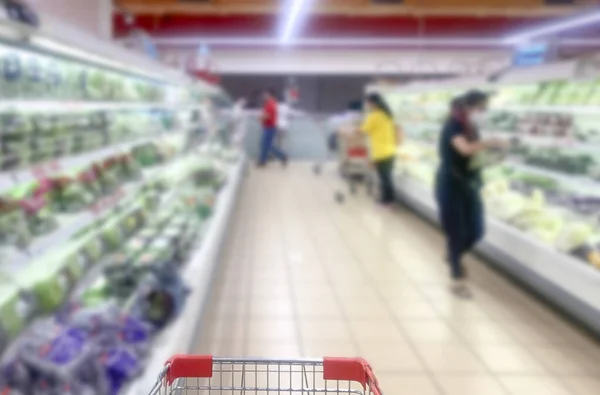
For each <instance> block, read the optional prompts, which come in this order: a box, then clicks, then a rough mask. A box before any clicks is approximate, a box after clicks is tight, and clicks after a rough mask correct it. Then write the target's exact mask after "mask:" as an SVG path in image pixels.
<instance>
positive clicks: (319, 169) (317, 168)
mask: <svg viewBox="0 0 600 395" xmlns="http://www.w3.org/2000/svg"><path fill="white" fill-rule="evenodd" d="M313 172H314V173H315V174H316V175H319V174H321V165H320V164H319V163H317V164H315V166H314V167H313Z"/></svg>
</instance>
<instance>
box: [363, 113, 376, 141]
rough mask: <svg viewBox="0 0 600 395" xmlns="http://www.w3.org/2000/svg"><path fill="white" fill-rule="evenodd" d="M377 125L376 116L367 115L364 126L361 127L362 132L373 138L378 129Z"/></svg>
mask: <svg viewBox="0 0 600 395" xmlns="http://www.w3.org/2000/svg"><path fill="white" fill-rule="evenodd" d="M375 123H376V120H375V115H374V114H369V115H367V117H366V118H365V120H364V121H363V123H362V125H361V126H360V131H361V132H362V133H364V134H366V135H369V136H371V135H372V134H373V133H375V128H376V125H375Z"/></svg>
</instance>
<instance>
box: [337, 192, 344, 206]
mask: <svg viewBox="0 0 600 395" xmlns="http://www.w3.org/2000/svg"><path fill="white" fill-rule="evenodd" d="M335 201H336V202H338V203H339V204H343V203H344V194H343V193H342V192H340V191H337V192H336V193H335Z"/></svg>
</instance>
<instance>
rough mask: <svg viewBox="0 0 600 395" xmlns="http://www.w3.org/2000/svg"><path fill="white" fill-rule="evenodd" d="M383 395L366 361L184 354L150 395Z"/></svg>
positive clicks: (171, 362)
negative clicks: (221, 356)
mask: <svg viewBox="0 0 600 395" xmlns="http://www.w3.org/2000/svg"><path fill="white" fill-rule="evenodd" d="M213 393H215V394H217V393H218V394H225V395H229V394H231V395H233V394H246V393H252V394H261V395H263V394H264V395H268V394H270V393H277V394H282V393H283V394H290V395H292V394H303V395H304V394H358V395H383V392H382V391H381V389H380V388H379V383H378V382H377V379H376V378H375V375H374V374H373V370H372V369H371V366H370V365H369V364H368V363H367V362H366V361H365V360H363V359H361V358H323V359H256V358H245V359H244V358H241V359H234V358H213V357H212V356H207V355H194V356H186V355H180V356H175V357H173V358H171V359H170V360H169V361H168V362H167V363H166V365H165V368H164V370H163V371H162V372H161V374H160V376H159V378H158V380H157V382H156V384H155V385H154V387H153V388H152V391H151V392H150V395H159V394H169V395H171V394H177V395H196V394H198V395H200V394H213Z"/></svg>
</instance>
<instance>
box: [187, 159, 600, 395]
mask: <svg viewBox="0 0 600 395" xmlns="http://www.w3.org/2000/svg"><path fill="white" fill-rule="evenodd" d="M346 188H347V187H346V186H345V185H344V184H343V183H342V182H341V181H340V180H339V178H338V175H337V171H336V170H335V168H334V165H328V166H326V167H325V171H324V172H323V174H322V175H320V176H317V175H315V174H314V173H313V172H312V164H311V163H292V164H290V166H289V167H288V168H286V169H284V168H281V167H279V166H278V165H275V164H273V165H271V166H268V167H267V168H264V169H256V168H251V169H250V171H249V174H248V177H247V179H246V180H245V182H244V185H243V187H242V190H241V193H240V197H239V202H238V205H237V208H236V210H235V213H234V216H233V220H232V224H231V226H230V230H229V238H228V240H227V243H226V244H225V245H224V246H223V254H222V256H221V260H220V262H219V265H218V268H217V273H216V274H215V280H214V282H213V289H212V292H211V296H210V298H209V300H208V302H207V305H206V307H205V310H204V313H203V321H202V325H201V327H200V330H199V333H198V334H197V339H198V341H197V347H196V349H195V350H194V351H195V352H198V353H214V354H216V355H219V356H229V357H236V356H239V357H243V356H256V357H273V358H278V357H279V358H281V357H290V358H300V357H321V356H325V355H326V356H357V355H360V356H363V357H365V358H367V359H368V360H370V361H371V362H372V364H373V366H374V367H375V369H376V372H377V373H378V375H379V376H380V381H381V385H382V387H383V390H384V392H385V393H387V394H396V393H415V394H420V395H454V394H457V395H458V394H460V395H469V394H473V395H511V394H512V395H520V394H542V393H543V394H549V395H550V394H557V395H564V394H570V395H591V394H598V393H600V380H599V379H598V373H599V371H598V366H600V345H598V343H596V342H594V341H593V340H591V339H590V338H588V336H586V335H585V334H584V333H582V332H581V331H580V330H579V329H577V328H575V327H574V326H572V325H571V324H570V323H568V322H566V321H564V319H563V318H562V317H560V316H558V315H556V314H555V313H554V312H553V311H551V310H549V309H548V308H547V307H546V306H544V305H543V304H542V303H540V302H539V301H537V300H536V299H534V298H532V297H531V296H530V295H529V294H527V293H526V292H525V291H523V290H522V289H520V288H518V287H517V286H515V285H513V284H512V283H511V282H510V281H508V280H506V279H505V278H503V277H501V276H499V275H498V274H497V273H495V272H494V271H493V270H491V269H490V268H489V267H487V266H485V265H483V264H482V263H481V261H480V260H479V259H478V258H476V257H468V259H467V264H468V265H469V267H470V273H471V281H470V282H471V287H472V289H473V292H474V294H475V298H474V299H473V300H470V301H465V300H458V299H456V298H455V297H454V296H453V295H452V294H451V293H450V292H449V289H448V286H449V283H450V282H449V279H448V276H447V267H446V265H445V263H444V261H443V256H444V251H443V245H444V242H443V238H442V236H441V234H440V233H439V232H438V231H437V230H436V229H435V228H433V227H432V226H430V225H429V224H427V223H425V222H423V221H422V220H421V219H419V218H418V217H416V216H415V215H413V214H412V213H411V212H409V211H407V210H406V209H405V208H402V207H397V208H394V209H388V208H382V207H379V206H377V205H376V204H375V203H373V201H372V200H371V199H370V198H369V197H368V196H366V195H365V194H364V193H359V194H358V195H356V196H350V195H347V196H346V200H345V202H344V203H343V204H339V203H337V202H336V201H335V199H334V193H335V191H344V192H345V191H347V189H346ZM189 281H193V279H189Z"/></svg>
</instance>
